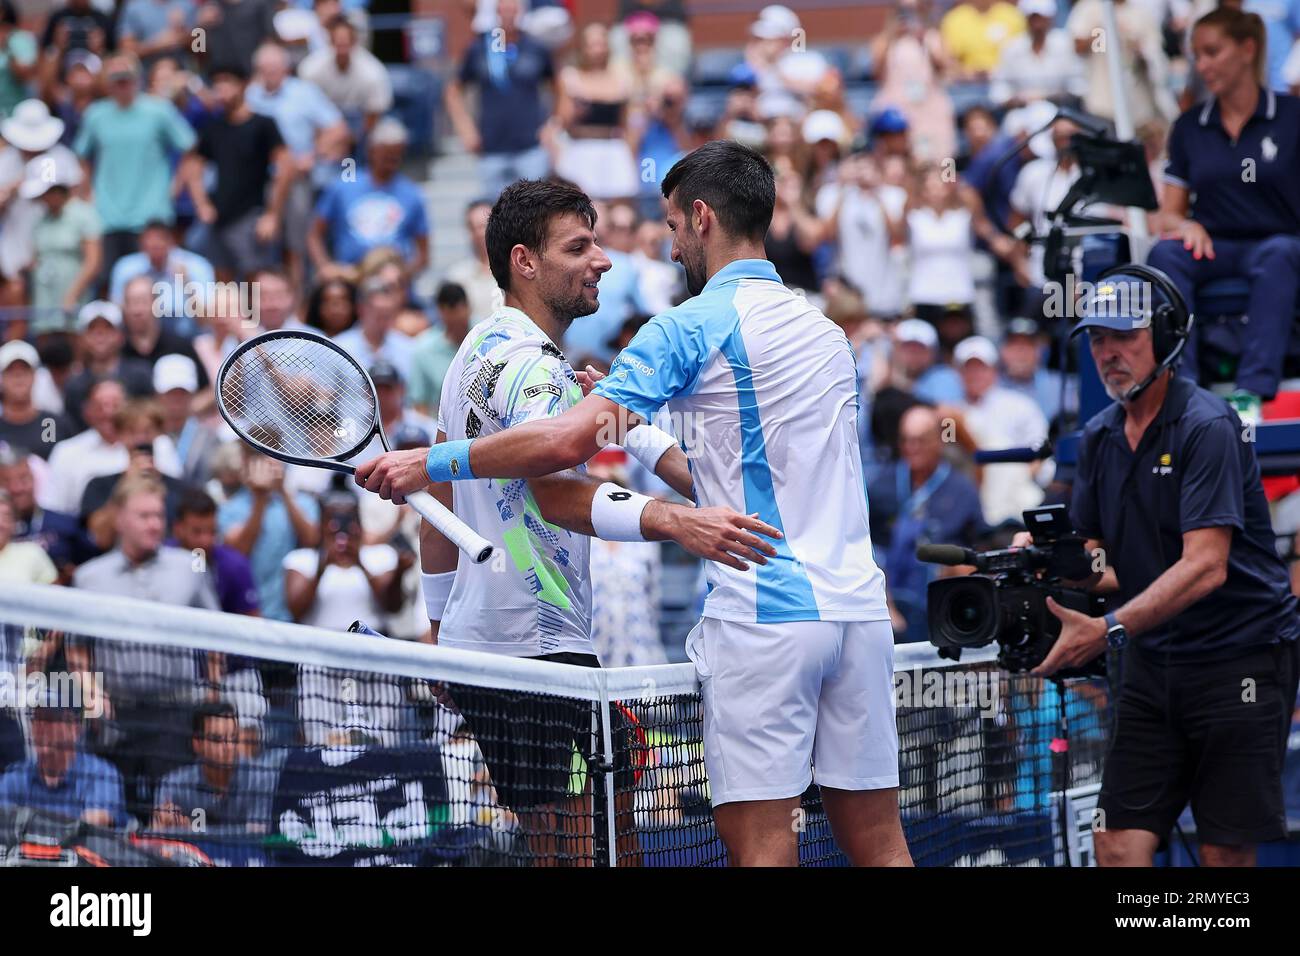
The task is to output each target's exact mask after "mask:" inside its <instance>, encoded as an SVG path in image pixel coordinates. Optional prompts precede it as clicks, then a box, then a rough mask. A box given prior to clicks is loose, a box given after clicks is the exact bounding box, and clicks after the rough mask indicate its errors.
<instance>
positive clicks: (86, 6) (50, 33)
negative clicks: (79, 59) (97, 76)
mask: <svg viewBox="0 0 1300 956" xmlns="http://www.w3.org/2000/svg"><path fill="white" fill-rule="evenodd" d="M112 38H113V23H112V21H111V20H110V19H109V17H108V16H107V14H105V13H103V12H101V11H99V10H96V9H95V8H94V7H93V6H92V5H91V2H90V0H67V2H66V5H65V6H63V7H62V8H60V9H58V10H55V11H54V12H53V13H52V14H50V18H49V19H48V20H46V21H45V33H44V35H43V36H42V37H41V49H42V50H46V51H51V52H53V53H54V54H55V57H56V61H57V62H58V63H60V64H61V63H62V62H63V61H64V58H65V57H66V56H67V55H68V54H69V53H70V52H72V51H73V50H89V51H90V52H91V53H95V54H98V55H100V56H103V55H104V53H105V52H107V50H108V48H109V45H110V44H111V42H112Z"/></svg>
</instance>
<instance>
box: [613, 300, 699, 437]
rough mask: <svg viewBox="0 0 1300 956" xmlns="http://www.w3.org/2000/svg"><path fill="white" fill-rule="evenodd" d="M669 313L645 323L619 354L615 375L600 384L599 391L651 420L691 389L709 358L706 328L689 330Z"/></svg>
mask: <svg viewBox="0 0 1300 956" xmlns="http://www.w3.org/2000/svg"><path fill="white" fill-rule="evenodd" d="M668 315H671V313H666V314H665V315H657V316H655V317H654V318H653V319H651V320H650V321H649V322H648V323H646V324H645V325H643V326H642V327H641V329H640V331H638V332H637V334H636V335H635V336H633V338H632V341H631V342H629V343H628V344H627V348H625V349H623V351H621V352H619V353H618V355H617V356H615V358H614V363H613V365H611V366H610V370H609V375H607V376H605V378H603V379H601V380H600V381H599V382H597V383H596V388H595V390H594V394H596V395H600V396H601V397H602V398H607V399H609V400H610V401H611V402H615V403H617V404H619V405H622V406H623V407H624V408H626V409H627V410H628V411H630V412H633V413H634V414H636V415H639V416H640V417H642V418H644V419H647V420H648V419H650V418H652V417H653V416H654V414H655V412H657V411H658V410H659V409H660V408H662V407H663V405H664V403H665V402H667V401H668V400H669V399H671V398H673V397H674V396H675V395H679V394H681V393H682V392H684V391H688V390H689V389H690V387H691V386H692V385H693V384H694V382H695V379H696V377H697V376H698V375H699V374H700V371H701V370H702V369H703V368H704V362H705V360H706V359H707V357H708V352H709V349H708V345H707V343H706V341H705V334H704V331H705V330H704V326H703V325H694V327H693V328H691V329H690V330H689V331H683V327H684V325H685V323H681V322H679V321H674V320H673V319H670V318H668Z"/></svg>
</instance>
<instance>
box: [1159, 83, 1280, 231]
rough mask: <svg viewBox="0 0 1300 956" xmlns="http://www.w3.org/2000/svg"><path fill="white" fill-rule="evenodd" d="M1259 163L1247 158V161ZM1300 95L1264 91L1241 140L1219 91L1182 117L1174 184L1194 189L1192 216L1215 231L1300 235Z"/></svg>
mask: <svg viewBox="0 0 1300 956" xmlns="http://www.w3.org/2000/svg"><path fill="white" fill-rule="evenodd" d="M1247 160H1250V161H1251V162H1249V163H1247V162H1246V161H1247ZM1297 170H1300V99H1297V98H1296V97H1294V96H1287V95H1285V94H1283V93H1274V92H1273V91H1272V90H1263V89H1261V90H1260V95H1259V105H1258V106H1256V107H1255V112H1254V114H1252V115H1251V117H1250V119H1248V120H1247V121H1246V125H1245V126H1244V127H1242V130H1241V135H1240V136H1239V137H1238V138H1237V139H1236V140H1233V139H1232V138H1231V137H1230V136H1229V135H1228V132H1227V130H1225V129H1224V128H1223V120H1222V117H1221V116H1220V115H1219V102H1218V100H1217V99H1216V98H1214V97H1211V98H1210V99H1208V100H1206V101H1205V102H1204V103H1199V104H1197V105H1196V106H1193V107H1192V108H1191V109H1189V110H1187V112H1185V113H1183V114H1182V115H1181V116H1179V117H1178V119H1177V120H1175V121H1174V126H1173V129H1171V130H1170V131H1169V161H1168V163H1167V164H1166V165H1165V175H1164V178H1165V180H1166V181H1167V182H1171V183H1174V184H1175V185H1177V186H1182V187H1183V188H1184V189H1187V190H1189V191H1190V192H1191V194H1192V203H1191V213H1190V215H1191V218H1193V219H1195V220H1196V221H1197V222H1199V223H1200V224H1201V225H1202V226H1204V227H1205V230H1206V232H1208V233H1209V234H1210V235H1211V236H1222V237H1223V238H1226V239H1266V238H1268V237H1269V236H1272V235H1277V234H1279V233H1281V234H1286V235H1292V236H1296V235H1300V173H1298V172H1297Z"/></svg>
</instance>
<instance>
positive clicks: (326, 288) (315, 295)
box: [307, 277, 357, 338]
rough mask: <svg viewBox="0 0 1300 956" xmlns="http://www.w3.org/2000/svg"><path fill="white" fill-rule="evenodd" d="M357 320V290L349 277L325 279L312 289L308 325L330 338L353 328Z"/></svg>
mask: <svg viewBox="0 0 1300 956" xmlns="http://www.w3.org/2000/svg"><path fill="white" fill-rule="evenodd" d="M356 320H357V290H356V286H354V285H353V284H352V283H351V282H349V281H348V280H347V279H343V278H338V277H336V278H333V279H325V280H322V281H321V282H318V283H317V284H316V287H315V288H314V289H312V293H311V299H310V301H309V302H308V303H307V325H308V326H309V327H311V328H313V329H319V330H320V331H322V332H324V333H325V334H326V335H327V336H329V337H330V338H334V336H336V335H338V334H339V333H340V332H345V331H347V330H348V329H350V328H352V323H354V322H355V321H356Z"/></svg>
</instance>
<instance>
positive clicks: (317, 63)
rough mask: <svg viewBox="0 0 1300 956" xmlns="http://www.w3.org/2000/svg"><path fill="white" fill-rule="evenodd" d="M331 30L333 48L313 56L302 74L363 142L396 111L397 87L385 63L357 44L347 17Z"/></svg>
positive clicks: (305, 62)
mask: <svg viewBox="0 0 1300 956" xmlns="http://www.w3.org/2000/svg"><path fill="white" fill-rule="evenodd" d="M328 29H329V37H330V48H329V49H328V50H318V51H317V52H315V53H309V54H308V55H307V57H306V58H305V59H304V60H303V61H302V63H300V64H298V75H299V76H300V77H302V79H304V80H306V81H307V82H308V83H314V84H315V85H316V86H318V87H319V88H320V89H321V91H322V92H324V94H325V95H326V96H328V97H329V98H330V100H331V102H333V103H334V105H335V106H337V107H338V108H339V111H340V112H341V113H342V114H343V117H344V119H345V120H346V121H347V124H348V128H349V129H350V130H351V131H352V136H353V139H354V141H355V142H358V143H360V142H363V141H365V140H366V139H367V137H368V135H369V134H370V132H371V131H372V130H373V129H374V128H375V124H376V123H377V122H378V121H379V118H380V117H381V116H383V115H384V114H385V113H387V112H388V111H389V110H390V109H392V108H393V86H392V83H391V82H390V81H389V79H388V70H387V69H385V67H384V64H382V63H380V62H379V60H378V59H376V58H375V55H374V54H373V53H371V52H370V51H369V50H367V49H366V48H365V47H363V46H361V45H360V44H358V43H357V28H356V27H355V26H354V25H353V24H352V22H351V21H350V20H348V19H347V17H343V16H339V17H335V18H334V19H333V20H331V21H330V23H329V24H328Z"/></svg>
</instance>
